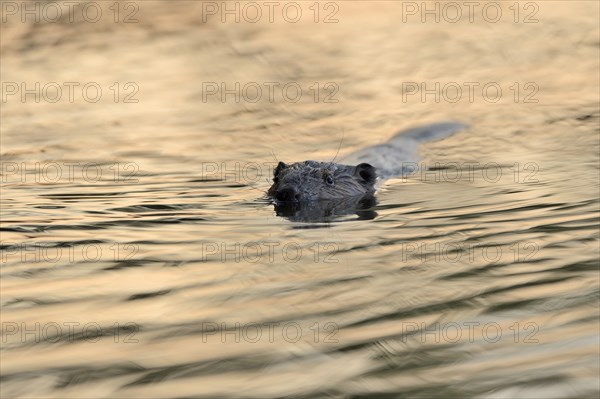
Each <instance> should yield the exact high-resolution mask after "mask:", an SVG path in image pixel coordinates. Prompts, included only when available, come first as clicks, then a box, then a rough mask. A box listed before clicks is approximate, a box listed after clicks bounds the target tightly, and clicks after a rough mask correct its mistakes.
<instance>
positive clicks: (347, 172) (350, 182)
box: [268, 161, 377, 202]
mask: <svg viewBox="0 0 600 399" xmlns="http://www.w3.org/2000/svg"><path fill="white" fill-rule="evenodd" d="M376 178H377V175H376V173H375V168H374V167H373V166H371V165H369V164H368V163H361V164H359V165H357V166H350V165H340V164H336V163H332V162H317V161H304V162H296V163H293V164H290V165H288V164H285V163H283V162H279V164H278V165H277V167H276V168H275V170H274V172H273V185H272V186H271V188H270V189H269V191H268V195H269V196H271V197H273V198H275V199H276V200H278V201H292V202H299V201H315V200H332V199H340V198H348V197H355V196H360V195H364V194H369V193H373V192H374V191H375V188H374V184H375V180H376Z"/></svg>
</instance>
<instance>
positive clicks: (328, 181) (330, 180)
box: [325, 176, 333, 186]
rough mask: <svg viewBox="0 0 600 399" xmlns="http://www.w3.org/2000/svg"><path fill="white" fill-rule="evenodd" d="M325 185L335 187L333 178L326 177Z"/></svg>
mask: <svg viewBox="0 0 600 399" xmlns="http://www.w3.org/2000/svg"><path fill="white" fill-rule="evenodd" d="M325 183H327V184H328V185H330V186H333V177H331V176H327V177H325Z"/></svg>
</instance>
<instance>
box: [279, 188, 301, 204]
mask: <svg viewBox="0 0 600 399" xmlns="http://www.w3.org/2000/svg"><path fill="white" fill-rule="evenodd" d="M275 198H277V200H279V201H299V200H300V193H299V192H298V191H297V190H296V189H295V188H294V187H292V186H287V187H282V188H280V189H279V190H277V193H276V194H275Z"/></svg>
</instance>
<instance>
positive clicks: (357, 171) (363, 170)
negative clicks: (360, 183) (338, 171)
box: [354, 163, 377, 184]
mask: <svg viewBox="0 0 600 399" xmlns="http://www.w3.org/2000/svg"><path fill="white" fill-rule="evenodd" d="M354 176H359V177H361V178H362V179H363V180H364V181H365V182H367V183H369V184H373V183H375V179H377V174H376V173H375V168H374V167H373V166H371V165H369V164H368V163H361V164H358V165H357V166H356V167H355V168H354Z"/></svg>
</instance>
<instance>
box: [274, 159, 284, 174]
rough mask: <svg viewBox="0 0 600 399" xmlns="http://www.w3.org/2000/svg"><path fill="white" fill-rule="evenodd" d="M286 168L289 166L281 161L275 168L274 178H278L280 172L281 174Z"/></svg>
mask: <svg viewBox="0 0 600 399" xmlns="http://www.w3.org/2000/svg"><path fill="white" fill-rule="evenodd" d="M285 168H287V165H286V164H285V163H284V162H281V161H279V163H278V164H277V167H276V168H275V170H273V176H274V177H276V176H277V175H278V174H279V172H281V171H282V170H283V169H285Z"/></svg>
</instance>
